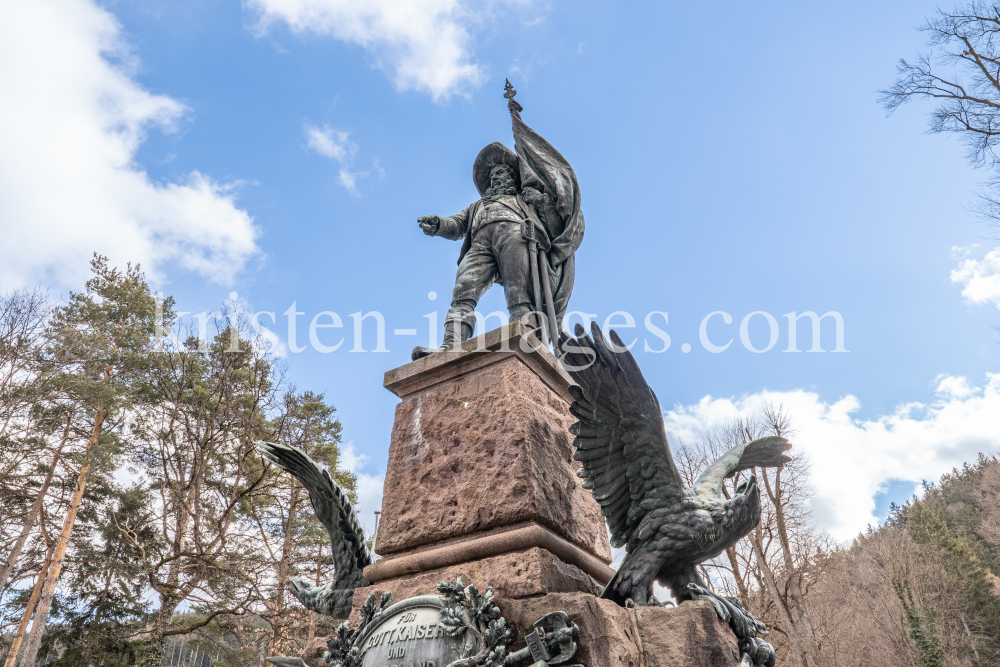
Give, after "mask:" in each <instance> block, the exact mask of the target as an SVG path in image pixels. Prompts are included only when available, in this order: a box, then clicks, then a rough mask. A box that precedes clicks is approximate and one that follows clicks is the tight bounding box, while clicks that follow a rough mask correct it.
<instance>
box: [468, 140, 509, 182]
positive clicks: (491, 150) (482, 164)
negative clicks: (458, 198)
mask: <svg viewBox="0 0 1000 667" xmlns="http://www.w3.org/2000/svg"><path fill="white" fill-rule="evenodd" d="M498 164H505V165H507V166H509V167H510V168H511V170H512V171H513V172H514V182H515V183H516V185H517V189H518V190H520V189H521V168H520V165H519V164H518V157H517V153H515V152H514V151H512V150H511V149H509V148H507V147H506V146H504V145H503V144H501V143H500V142H499V141H494V142H493V143H492V144H490V145H489V146H486V147H485V148H483V150H481V151H479V155H477V156H476V161H475V162H473V163H472V181H473V182H474V183H475V184H476V189H477V190H479V194H480V195H484V194H486V190H487V189H489V187H490V171H492V169H493V167H495V166H497V165H498Z"/></svg>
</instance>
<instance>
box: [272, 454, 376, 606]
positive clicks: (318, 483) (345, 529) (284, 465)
mask: <svg viewBox="0 0 1000 667" xmlns="http://www.w3.org/2000/svg"><path fill="white" fill-rule="evenodd" d="M254 444H255V445H256V447H257V450H258V451H259V452H260V453H261V455H263V456H264V458H265V459H267V460H268V461H271V462H272V463H274V464H276V465H278V467H280V468H281V469H282V470H284V471H286V472H289V473H291V474H292V475H293V476H294V477H295V479H297V480H299V482H301V483H302V486H304V487H305V489H306V491H308V492H309V502H310V503H312V506H313V510H314V511H315V512H316V518H317V519H319V520H320V523H322V524H323V527H325V528H326V532H327V534H328V535H329V536H330V545H331V546H332V547H333V566H334V575H335V579H334V580H333V581H331V582H329V583H327V584H325V585H323V586H313V585H312V584H310V583H308V582H306V581H303V580H302V579H299V578H298V577H292V578H290V579H289V580H288V590H289V591H291V593H292V595H294V596H295V597H296V598H298V599H299V602H301V603H302V606H304V607H305V608H306V609H308V610H310V611H314V612H316V613H317V614H323V615H324V616H333V617H334V618H347V617H348V616H349V615H350V613H351V603H352V601H353V599H354V589H356V588H361V587H363V586H369V585H370V584H369V582H368V581H367V580H366V579H365V578H364V576H362V573H361V571H362V570H363V569H364V567H365V566H366V565H371V564H372V563H373V562H375V561H374V559H373V557H372V554H371V552H370V551H369V550H368V545H367V544H365V532H364V530H363V529H362V528H361V524H359V523H358V518H357V517H356V516H355V514H354V508H353V507H351V503H350V501H349V500H348V499H347V494H346V493H344V490H343V489H341V488H340V486H338V485H337V483H336V482H335V481H333V478H332V477H330V473H329V471H327V470H323V469H321V468H320V467H319V466H318V465H316V463H315V462H313V460H312V459H311V458H309V457H308V456H307V455H306V454H305V453H304V452H302V451H301V450H300V449H298V448H296V447H288V446H285V445H279V444H277V443H274V442H257V443H254Z"/></svg>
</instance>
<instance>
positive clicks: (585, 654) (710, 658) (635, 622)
mask: <svg viewBox="0 0 1000 667" xmlns="http://www.w3.org/2000/svg"><path fill="white" fill-rule="evenodd" d="M497 605H498V606H499V607H500V610H501V611H502V613H503V615H504V617H505V618H506V619H507V622H508V623H509V624H511V625H512V626H514V628H515V630H516V632H517V637H518V642H517V643H516V644H514V645H513V646H512V647H511V650H517V649H519V648H522V647H523V646H524V635H525V634H527V633H528V632H530V631H531V629H532V624H533V623H534V622H535V621H536V620H538V619H539V618H541V617H542V616H543V615H545V614H547V613H549V612H552V611H558V610H562V611H565V612H566V613H567V614H569V616H570V619H571V620H572V621H573V622H574V623H576V624H577V625H578V626H580V640H579V642H578V643H579V649H578V652H577V654H576V656H575V657H574V658H573V662H574V663H581V664H584V665H586V666H587V667H676V666H677V665H690V666H691V667H734V666H735V665H736V664H737V663H738V662H739V648H738V643H737V641H736V636H735V635H734V634H733V633H732V631H731V630H730V629H729V626H728V625H726V624H725V623H723V622H722V621H720V620H719V617H718V615H717V614H716V613H715V610H714V609H713V608H712V605H711V604H710V603H708V602H686V603H684V604H682V605H681V606H680V607H677V608H671V607H636V608H633V609H624V608H622V607H619V606H618V605H616V604H615V603H614V602H611V601H610V600H602V599H600V598H597V597H595V596H593V595H588V594H586V593H552V594H550V595H546V596H544V597H540V598H527V599H521V600H508V599H500V600H497ZM636 632H638V641H636ZM640 646H641V647H642V648H641V649H640V648H639V647H640Z"/></svg>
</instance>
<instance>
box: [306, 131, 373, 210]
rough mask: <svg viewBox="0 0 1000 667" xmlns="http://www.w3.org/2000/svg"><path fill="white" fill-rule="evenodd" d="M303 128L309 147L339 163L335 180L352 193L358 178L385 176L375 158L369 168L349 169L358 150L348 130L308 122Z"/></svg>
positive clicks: (354, 192)
mask: <svg viewBox="0 0 1000 667" xmlns="http://www.w3.org/2000/svg"><path fill="white" fill-rule="evenodd" d="M303 129H304V130H305V133H306V145H307V146H308V147H309V148H311V149H313V150H314V151H316V152H317V153H319V154H320V155H322V156H324V157H328V158H330V159H331V160H336V161H337V162H339V163H340V165H341V166H340V173H339V175H338V177H337V180H338V181H340V184H341V185H343V186H344V188H346V189H347V191H348V192H350V193H351V194H352V195H355V196H356V195H357V194H358V188H357V183H358V179H359V178H367V177H368V176H371V175H372V174H376V175H378V177H379V178H382V177H383V176H385V170H384V169H383V168H382V167H380V166H379V163H378V160H375V163H374V164H373V165H372V167H371V168H370V169H366V170H365V171H351V169H350V164H351V161H352V158H353V157H354V155H355V153H357V152H358V145H357V144H356V143H354V142H353V141H351V139H350V136H351V135H350V133H349V132H343V131H341V130H335V129H333V128H332V127H330V126H329V125H324V126H323V128H322V129H320V128H318V127H316V126H315V125H310V124H308V123H306V124H304V125H303Z"/></svg>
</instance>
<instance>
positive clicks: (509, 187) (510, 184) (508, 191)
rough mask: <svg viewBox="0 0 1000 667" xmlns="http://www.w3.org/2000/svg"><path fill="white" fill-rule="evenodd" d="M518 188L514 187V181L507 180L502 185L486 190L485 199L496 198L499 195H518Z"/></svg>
mask: <svg viewBox="0 0 1000 667" xmlns="http://www.w3.org/2000/svg"><path fill="white" fill-rule="evenodd" d="M516 194H517V188H516V187H515V186H514V181H513V179H506V180H505V181H503V182H502V183H500V184H499V185H496V186H490V187H489V188H487V189H486V192H485V193H484V194H483V196H484V197H495V196H497V195H516Z"/></svg>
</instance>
